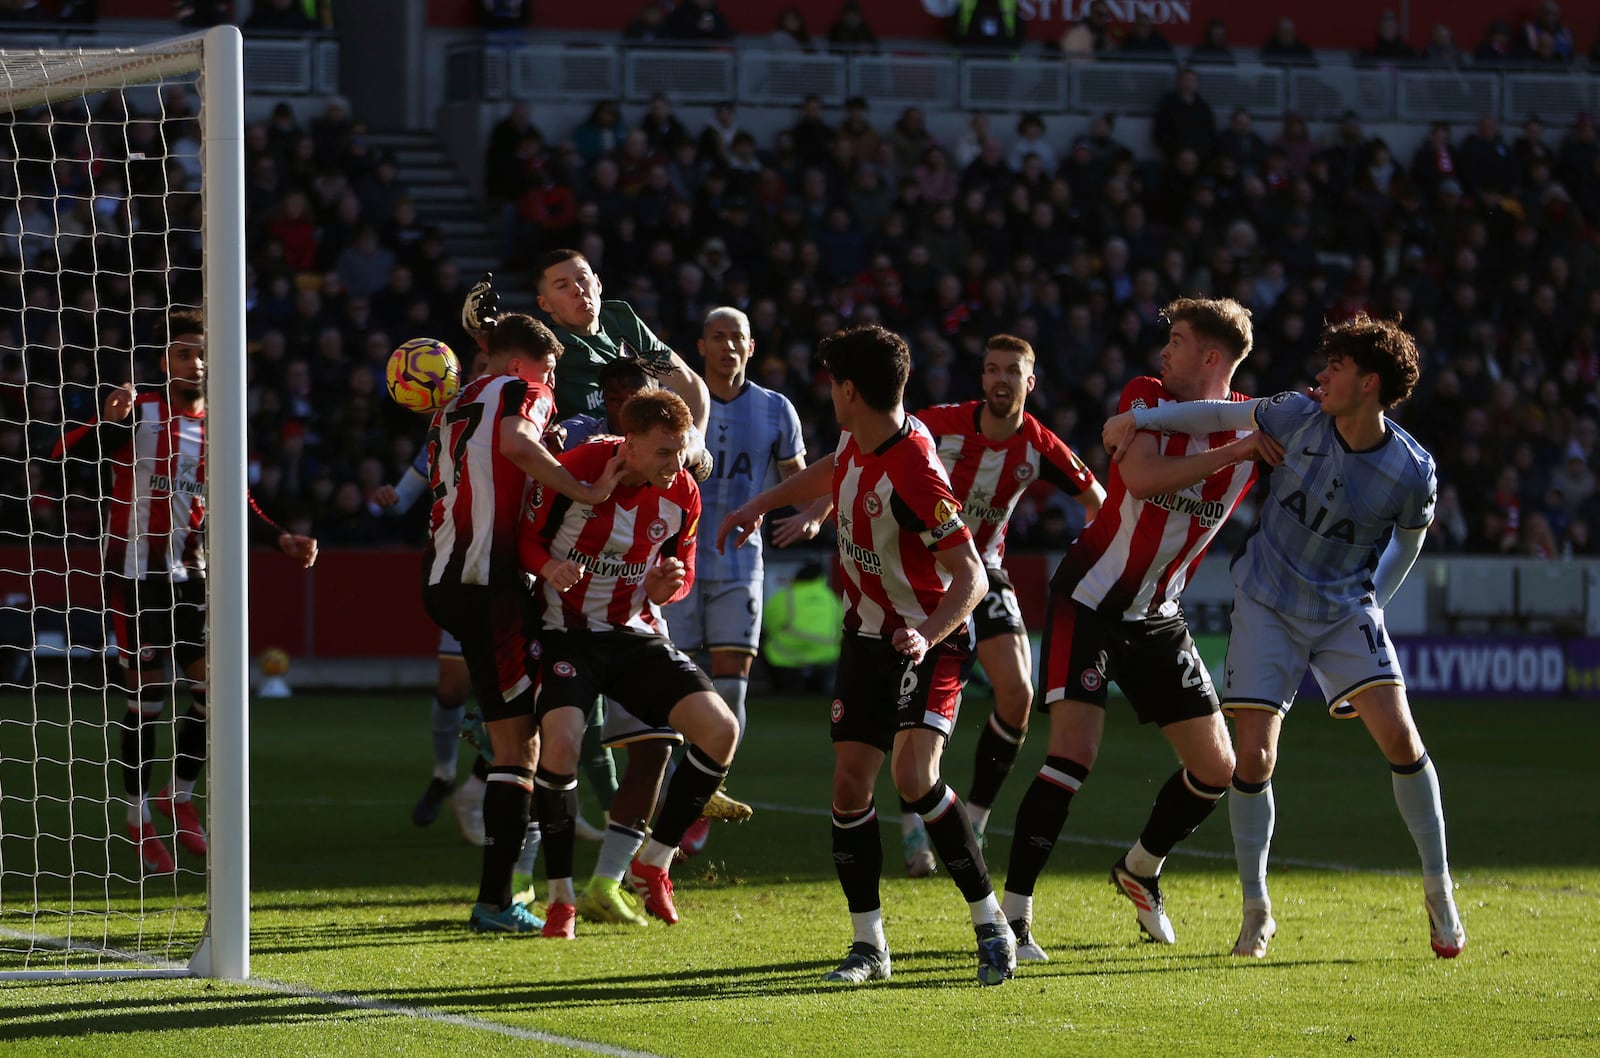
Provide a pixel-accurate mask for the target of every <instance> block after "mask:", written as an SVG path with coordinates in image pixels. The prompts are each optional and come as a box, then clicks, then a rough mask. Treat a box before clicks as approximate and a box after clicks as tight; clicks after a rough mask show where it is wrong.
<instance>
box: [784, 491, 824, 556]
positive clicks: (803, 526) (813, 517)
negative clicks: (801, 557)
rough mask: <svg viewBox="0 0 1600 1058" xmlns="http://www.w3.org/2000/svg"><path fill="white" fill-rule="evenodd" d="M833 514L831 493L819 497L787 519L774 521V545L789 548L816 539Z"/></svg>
mask: <svg viewBox="0 0 1600 1058" xmlns="http://www.w3.org/2000/svg"><path fill="white" fill-rule="evenodd" d="M832 513H833V495H832V493H830V494H829V495H827V496H818V497H817V498H816V499H814V500H812V501H811V502H810V503H809V504H807V505H806V506H804V507H802V508H800V510H799V511H798V512H797V513H795V514H791V515H789V517H787V518H775V519H773V522H772V542H773V544H775V545H776V546H778V547H789V546H790V545H792V544H799V543H803V542H805V541H807V540H814V539H816V535H817V534H818V533H820V532H822V526H823V523H824V522H826V521H827V520H828V515H830V514H832Z"/></svg>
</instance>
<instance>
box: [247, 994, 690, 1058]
mask: <svg viewBox="0 0 1600 1058" xmlns="http://www.w3.org/2000/svg"><path fill="white" fill-rule="evenodd" d="M241 983H242V984H244V985H246V986H249V987H252V988H260V989H262V990H263V991H268V992H277V993H279V994H280V995H287V996H294V997H296V998H299V999H313V1000H316V1001H317V1002H319V1003H328V1004H330V1005H333V1006H340V1007H345V1008H346V1009H349V1010H371V1011H375V1012H377V1013H381V1014H394V1015H397V1016H399V1017H404V1018H415V1019H417V1020H418V1021H431V1022H434V1023H435V1024H440V1025H453V1026H455V1027H457V1028H463V1029H473V1030H475V1031H478V1032H489V1033H493V1034H495V1035H497V1036H507V1037H510V1038H511V1039H514V1040H528V1041H531V1042H533V1043H546V1044H550V1045H552V1046H555V1047H565V1048H567V1049H569V1050H574V1051H583V1052H584V1053H586V1054H603V1055H606V1056H607V1058H662V1056H661V1055H658V1054H654V1053H652V1052H650V1051H638V1050H633V1049H631V1048H628V1047H614V1046H612V1045H611V1044H609V1043H599V1042H597V1041H595V1040H583V1039H578V1038H577V1037H574V1036H559V1035H557V1034H555V1033H553V1032H544V1031H543V1030H540V1029H523V1028H518V1027H517V1026H515V1025H504V1024H501V1023H500V1022H498V1021H489V1020H487V1019H485V1018H476V1017H469V1016H468V1015H466V1014H450V1013H446V1012H445V1011H442V1010H430V1009H429V1008H427V1007H418V1006H412V1005H411V1004H409V1003H394V1002H390V1001H388V1000H384V999H369V998H366V997H364V996H353V995H350V994H348V993H345V992H325V991H323V990H322V989H320V988H308V987H306V986H304V985H296V984H290V983H288V982H287V981H274V980H271V979H269V978H262V977H252V978H250V979H249V980H246V981H243V982H241Z"/></svg>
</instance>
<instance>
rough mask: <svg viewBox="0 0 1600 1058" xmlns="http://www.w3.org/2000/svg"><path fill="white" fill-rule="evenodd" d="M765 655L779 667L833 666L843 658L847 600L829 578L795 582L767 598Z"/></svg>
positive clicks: (763, 653)
mask: <svg viewBox="0 0 1600 1058" xmlns="http://www.w3.org/2000/svg"><path fill="white" fill-rule="evenodd" d="M762 625H763V627H764V629H765V632H766V645H765V646H764V647H763V648H762V656H763V657H765V658H766V659H767V662H768V663H769V664H772V665H776V666H777V667H779V668H785V669H798V668H804V667H806V666H808V665H831V664H833V663H834V662H836V661H838V660H839V638H840V636H841V635H842V634H843V628H844V603H842V602H840V601H839V596H838V593H837V592H835V591H834V590H833V589H832V588H831V587H829V586H828V582H827V581H825V580H800V581H795V582H794V583H793V584H791V585H789V586H788V587H787V588H783V589H782V590H780V591H778V592H777V593H776V594H775V595H773V596H772V598H771V599H769V600H767V606H766V613H765V614H764V615H763V618H762Z"/></svg>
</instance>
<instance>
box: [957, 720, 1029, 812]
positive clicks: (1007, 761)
mask: <svg viewBox="0 0 1600 1058" xmlns="http://www.w3.org/2000/svg"><path fill="white" fill-rule="evenodd" d="M1021 750H1022V732H1021V731H1020V730H1018V729H1017V728H1014V727H1012V726H1011V725H1010V724H1008V723H1006V722H1005V721H1004V720H1002V719H1000V714H998V713H991V714H989V722H988V723H987V724H984V725H983V731H982V732H981V733H980V734H979V735H978V750H977V753H976V754H975V756H974V759H973V763H972V788H971V789H972V792H971V793H969V794H968V795H967V804H969V805H974V806H976V807H978V808H993V807H994V799H995V798H996V797H999V796H1000V786H1001V784H1002V783H1004V782H1005V781H1006V776H1008V775H1010V774H1011V769H1012V767H1013V766H1014V765H1015V764H1016V763H1017V754H1018V753H1019V752H1020V751H1021Z"/></svg>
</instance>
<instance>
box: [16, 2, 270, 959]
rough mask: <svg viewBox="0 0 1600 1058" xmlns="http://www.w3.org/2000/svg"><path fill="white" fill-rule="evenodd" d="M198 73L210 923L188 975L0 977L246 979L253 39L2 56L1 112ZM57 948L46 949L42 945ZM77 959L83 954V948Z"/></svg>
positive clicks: (208, 36)
mask: <svg viewBox="0 0 1600 1058" xmlns="http://www.w3.org/2000/svg"><path fill="white" fill-rule="evenodd" d="M196 72H198V73H199V74H200V82H199V91H200V98H201V106H200V119H201V130H200V131H201V144H202V146H201V155H200V157H201V166H202V172H203V176H202V179H201V188H200V193H201V203H202V207H201V208H202V210H203V217H204V221H203V229H204V230H203V232H202V246H203V255H204V262H203V268H202V283H203V289H204V297H203V306H202V307H203V311H204V318H205V328H206V347H207V356H206V360H207V368H208V371H207V381H206V403H207V409H206V450H205V464H206V507H207V511H206V523H207V524H206V528H205V533H206V550H207V552H208V557H209V561H208V566H209V570H208V574H207V578H206V579H207V607H206V625H207V627H206V642H207V646H206V666H207V679H206V683H207V686H208V688H209V691H208V698H209V700H210V701H211V703H213V704H212V708H211V709H210V720H209V723H208V724H207V729H208V737H209V742H210V745H209V750H208V764H207V767H206V782H207V791H208V793H207V797H206V807H207V816H208V818H207V824H208V825H207V830H208V832H209V835H210V850H209V854H208V855H207V857H206V890H207V892H206V924H205V928H204V932H203V934H202V937H201V940H200V942H199V944H198V946H197V947H196V949H195V951H194V953H193V955H192V956H191V958H190V960H189V963H188V965H187V966H182V965H173V964H170V963H157V964H152V963H149V962H141V961H137V959H138V957H129V956H126V955H125V953H120V952H107V951H104V950H103V949H94V950H95V951H100V952H101V953H102V954H103V955H105V956H106V957H107V958H109V959H114V958H117V957H119V956H122V957H129V958H134V959H135V960H136V961H135V962H134V964H133V965H130V966H128V967H127V968H126V969H123V968H95V969H73V968H71V967H70V966H69V967H64V968H61V969H38V970H34V969H29V970H16V971H0V979H13V980H14V979H19V978H20V979H27V978H107V977H172V976H202V977H217V978H226V979H232V980H244V979H246V978H248V977H249V976H250V829H249V827H250V810H249V788H250V773H249V766H250V755H249V726H250V696H249V692H250V685H249V667H248V654H247V643H248V633H249V616H248V605H249V589H248V579H247V565H246V562H247V558H246V540H247V535H246V523H247V520H248V517H249V515H248V511H247V505H248V496H247V494H246V477H245V475H246V462H247V448H246V441H245V426H246V421H245V420H246V406H245V319H244V316H245V255H244V232H245V224H244V221H245V216H244V41H243V38H242V37H241V36H240V34H239V30H238V29H237V28H235V27H233V26H217V27H215V28H213V29H210V30H207V31H206V32H205V33H203V34H194V35H190V36H185V37H179V38H175V39H173V40H168V41H162V42H159V43H155V44H150V45H145V46H141V47H134V48H114V49H93V48H84V49H69V50H51V49H26V50H24V49H4V50H0V112H7V113H10V112H15V111H17V110H21V109H25V108H28V107H33V106H38V105H40V104H44V103H51V102H56V101H60V100H65V99H73V98H76V97H79V96H84V95H89V94H93V93H96V92H102V91H111V90H115V89H118V88H122V87H127V86H130V85H135V84H143V83H148V82H151V81H156V80H160V79H163V78H166V77H173V76H179V75H184V74H193V73H196ZM38 940H39V941H40V942H44V943H48V938H38ZM73 950H84V949H79V948H77V947H76V946H74V949H73Z"/></svg>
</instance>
